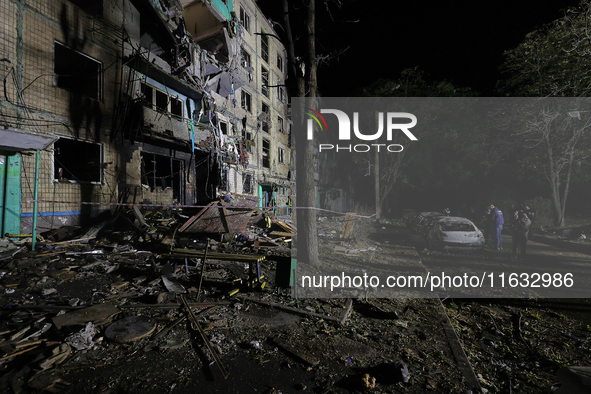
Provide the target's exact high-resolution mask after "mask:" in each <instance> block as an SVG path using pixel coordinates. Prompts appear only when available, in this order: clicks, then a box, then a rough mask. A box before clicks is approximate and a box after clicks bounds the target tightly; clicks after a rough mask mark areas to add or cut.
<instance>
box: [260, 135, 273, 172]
mask: <svg viewBox="0 0 591 394" xmlns="http://www.w3.org/2000/svg"><path fill="white" fill-rule="evenodd" d="M261 149H262V150H261V152H262V157H263V160H262V161H263V168H271V140H269V139H267V138H263V144H262V147H261Z"/></svg>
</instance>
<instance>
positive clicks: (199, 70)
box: [0, 0, 290, 235]
mask: <svg viewBox="0 0 591 394" xmlns="http://www.w3.org/2000/svg"><path fill="white" fill-rule="evenodd" d="M0 12H1V13H2V15H4V16H5V19H6V20H5V23H4V25H3V26H2V33H1V34H0V69H1V70H2V71H3V74H4V76H5V77H4V88H3V94H2V95H1V97H0V179H1V180H2V181H0V194H2V196H0V197H1V198H0V200H1V201H2V204H1V205H0V215H1V216H0V222H1V223H2V234H3V235H4V234H6V233H9V234H13V233H30V232H31V224H32V222H33V220H32V218H33V216H34V204H33V202H32V200H34V199H35V198H34V193H35V192H34V190H35V189H37V190H38V197H37V200H38V201H39V202H38V207H37V209H38V213H37V219H38V220H37V226H38V230H43V229H46V228H55V227H60V226H64V225H79V224H82V225H83V224H84V223H85V222H87V221H90V220H91V218H92V217H93V216H95V215H96V214H98V213H100V212H102V211H105V210H109V209H112V208H113V207H115V206H116V205H115V204H117V203H147V204H164V205H171V204H172V205H178V204H180V205H200V204H205V203H208V202H209V201H211V200H213V199H216V198H217V197H218V195H219V193H226V192H227V193H237V194H246V195H251V196H257V197H259V201H260V203H259V204H260V205H261V206H264V205H268V204H277V205H284V204H285V202H286V196H287V195H288V194H289V184H288V180H289V175H290V174H289V136H288V130H289V117H288V112H287V111H288V100H287V95H286V91H285V87H284V86H283V81H284V80H285V74H284V71H285V67H286V56H285V50H284V48H283V46H282V45H281V43H280V42H279V41H278V40H277V39H276V38H275V33H274V31H273V29H272V26H270V25H269V22H268V21H267V19H266V18H265V17H264V15H263V14H262V13H261V12H260V10H259V9H258V7H257V6H256V3H254V2H253V1H249V0H243V1H240V2H239V3H238V2H234V3H233V2H232V1H231V0H228V1H226V2H223V1H220V0H208V1H205V0H204V1H184V0H183V1H182V2H181V1H178V0H97V1H83V0H0ZM257 33H262V34H257ZM36 151H38V152H39V155H37V154H35V152H36ZM37 157H38V158H39V159H38V160H36V158H37ZM37 165H38V171H36V166H37ZM36 173H37V174H38V175H37V176H36ZM273 197H274V198H273ZM82 202H83V203H84V204H81V203H82Z"/></svg>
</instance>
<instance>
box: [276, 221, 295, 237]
mask: <svg viewBox="0 0 591 394" xmlns="http://www.w3.org/2000/svg"><path fill="white" fill-rule="evenodd" d="M273 223H275V224H276V225H278V226H279V227H281V228H282V229H283V230H285V231H287V232H289V233H290V234H293V233H295V229H294V228H293V227H292V226H290V225H289V224H287V223H285V222H282V221H281V220H274V221H273Z"/></svg>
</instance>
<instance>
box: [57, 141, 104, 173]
mask: <svg viewBox="0 0 591 394" xmlns="http://www.w3.org/2000/svg"><path fill="white" fill-rule="evenodd" d="M53 148H54V152H53V159H54V165H53V168H54V173H53V178H54V179H56V180H58V181H62V180H63V181H65V180H68V181H75V182H101V167H102V155H101V146H100V145H99V144H93V143H89V142H83V141H76V140H70V139H67V138H60V139H59V140H57V141H56V142H55V144H54V145H53Z"/></svg>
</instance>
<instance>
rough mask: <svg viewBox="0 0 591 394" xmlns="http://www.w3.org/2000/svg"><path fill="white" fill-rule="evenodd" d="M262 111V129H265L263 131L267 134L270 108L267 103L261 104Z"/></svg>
mask: <svg viewBox="0 0 591 394" xmlns="http://www.w3.org/2000/svg"><path fill="white" fill-rule="evenodd" d="M261 110H262V111H263V113H262V114H261V115H262V116H261V118H260V119H261V121H262V124H261V128H262V129H263V131H264V132H265V133H268V132H269V123H270V122H269V106H268V105H267V104H265V103H261Z"/></svg>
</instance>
